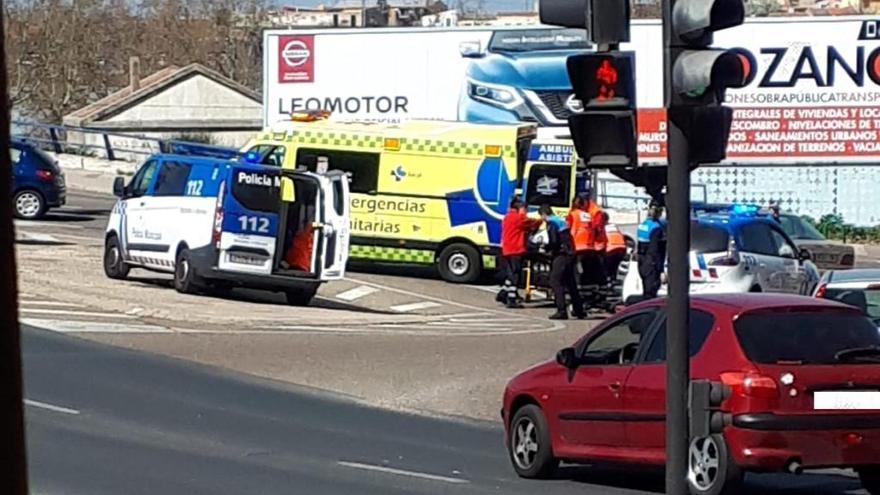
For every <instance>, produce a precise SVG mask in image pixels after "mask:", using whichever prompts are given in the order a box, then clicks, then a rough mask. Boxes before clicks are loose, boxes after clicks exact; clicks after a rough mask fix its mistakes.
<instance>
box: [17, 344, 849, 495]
mask: <svg viewBox="0 0 880 495" xmlns="http://www.w3.org/2000/svg"><path fill="white" fill-rule="evenodd" d="M23 334H24V335H23V337H24V338H23V343H24V363H25V397H26V401H27V402H26V403H27V404H28V407H27V408H26V416H27V421H26V424H27V439H28V452H29V469H30V477H31V486H32V493H35V494H56V493H57V494H65V495H79V494H83V495H85V494H88V495H101V494H114V495H115V494H120V493H125V494H139V493H144V494H150V495H153V494H156V493H162V494H187V495H198V494H211V495H218V494H227V493H228V494H261V495H267V494H275V493H278V494H282V493H283V494H296V493H303V494H309V495H314V494H330V495H334V494H353V493H357V494H383V495H394V494H405V493H406V494H440V493H456V494H472V493H474V494H476V493H480V494H482V493H498V494H502V493H503V494H517V493H522V494H526V493H528V494H533V493H535V492H536V491H540V492H542V493H544V494H551V495H552V494H557V493H579V494H643V493H657V492H659V491H661V490H662V477H661V476H658V475H657V474H642V473H640V472H638V471H635V470H628V471H608V470H604V471H599V470H593V469H588V468H580V467H578V468H574V467H572V468H565V469H564V470H563V471H562V473H561V475H560V477H559V479H557V480H551V481H525V480H520V479H518V478H517V477H516V476H515V475H514V474H513V472H512V470H511V468H510V466H509V464H508V461H507V458H506V455H505V452H504V449H503V447H502V434H501V430H500V428H499V427H498V426H497V425H494V424H483V423H466V422H462V421H456V420H443V419H431V418H426V417H419V416H412V415H403V414H399V413H393V412H388V411H383V410H380V409H372V408H367V407H365V406H361V405H359V404H357V403H354V402H352V401H349V400H347V399H345V398H341V397H337V396H331V395H329V394H324V393H322V392H318V391H313V390H307V389H303V388H297V387H294V386H290V385H284V384H279V383H277V382H270V381H265V380H258V379H255V378H250V377H246V376H243V375H238V374H234V373H230V372H225V371H221V370H218V369H214V368H209V367H203V366H199V365H195V364H191V363H187V362H183V361H177V360H173V359H170V358H165V357H160V356H156V355H151V354H145V353H140V352H135V351H127V350H122V349H119V348H115V347H109V346H105V345H101V344H96V343H91V342H86V341H83V340H79V339H76V338H72V337H68V336H64V335H58V334H53V333H49V332H44V331H41V330H36V329H32V328H24V329H23ZM291 359H296V356H291ZM340 359H345V357H344V356H340ZM750 483H751V486H750V487H749V489H748V492H747V493H750V494H767V495H770V494H773V495H776V494H780V495H782V494H785V495H789V494H791V495H793V494H796V493H797V494H817V495H831V494H845V493H846V494H855V493H861V492H859V491H858V484H857V482H856V481H855V480H854V479H853V478H851V477H847V476H841V475H808V476H803V477H800V478H797V479H795V478H793V477H790V476H769V477H760V478H755V479H754V480H751V481H750Z"/></svg>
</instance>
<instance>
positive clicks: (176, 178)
mask: <svg viewBox="0 0 880 495" xmlns="http://www.w3.org/2000/svg"><path fill="white" fill-rule="evenodd" d="M191 168H192V166H191V165H190V164H188V163H178V162H162V165H160V166H159V177H157V178H156V187H154V188H153V196H183V194H184V192H185V191H186V181H187V179H188V178H189V172H190V169H191Z"/></svg>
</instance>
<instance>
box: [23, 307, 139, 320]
mask: <svg viewBox="0 0 880 495" xmlns="http://www.w3.org/2000/svg"><path fill="white" fill-rule="evenodd" d="M21 313H28V314H44V315H62V316H92V317H94V316H99V317H103V318H135V316H134V315H126V314H122V313H98V312H95V311H71V310H67V309H37V308H24V309H22V310H21Z"/></svg>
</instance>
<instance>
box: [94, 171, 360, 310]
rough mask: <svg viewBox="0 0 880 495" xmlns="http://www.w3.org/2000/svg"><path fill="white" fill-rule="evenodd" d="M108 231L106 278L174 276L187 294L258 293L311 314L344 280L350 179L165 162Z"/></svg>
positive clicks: (136, 185) (133, 187)
mask: <svg viewBox="0 0 880 495" xmlns="http://www.w3.org/2000/svg"><path fill="white" fill-rule="evenodd" d="M113 192H114V194H116V195H117V196H118V197H119V198H120V199H119V200H118V201H117V203H116V205H115V206H114V207H113V211H112V213H111V215H110V219H109V221H108V223H107V231H106V236H105V243H104V246H105V248H104V272H105V273H106V275H107V276H108V277H110V278H114V279H124V278H125V277H126V276H127V275H128V272H129V269H131V268H133V267H137V268H145V269H148V270H154V271H160V272H167V273H173V274H174V286H175V288H176V289H177V290H178V291H180V292H198V291H201V290H204V289H208V288H215V289H228V288H232V287H250V288H256V289H265V290H273V291H281V292H284V293H285V294H286V296H287V300H288V302H289V303H290V304H308V302H309V301H310V300H311V299H312V297H313V296H314V295H315V292H316V291H317V290H318V287H319V286H320V284H321V283H323V282H326V281H329V280H337V279H341V278H342V277H343V276H344V274H345V264H346V262H347V260H348V248H349V191H348V178H347V177H346V176H345V175H344V174H343V173H341V172H333V171H331V172H329V173H326V174H315V173H311V172H307V171H304V170H296V171H292V170H282V169H280V168H278V167H268V166H264V165H256V164H251V163H247V162H244V161H234V160H222V159H216V158H207V157H197V156H181V155H167V154H160V155H154V156H152V157H150V158H149V159H148V160H147V161H146V162H145V163H144V164H143V165H142V166H141V167H140V168H139V169H138V171H137V173H136V174H135V175H134V177H133V178H132V179H131V181H130V182H129V183H128V184H127V185H126V184H125V183H124V181H123V179H122V177H117V178H116V181H115V182H114V184H113Z"/></svg>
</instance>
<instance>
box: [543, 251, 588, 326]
mask: <svg viewBox="0 0 880 495" xmlns="http://www.w3.org/2000/svg"><path fill="white" fill-rule="evenodd" d="M575 262H576V258H575V257H574V256H573V255H568V254H561V255H559V256H557V257H555V258H553V263H552V264H551V266H550V288H551V289H553V297H554V299H555V302H556V311H557V312H559V313H566V314H568V309H567V308H568V305H567V304H566V302H565V293H566V292H568V295H569V296H570V297H571V304H572V306H573V307H574V308H573V309H574V314H576V315H579V314H582V313H583V312H584V302H583V300H582V299H581V295H580V292H578V285H577V274H576V273H575V272H576V270H575Z"/></svg>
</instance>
